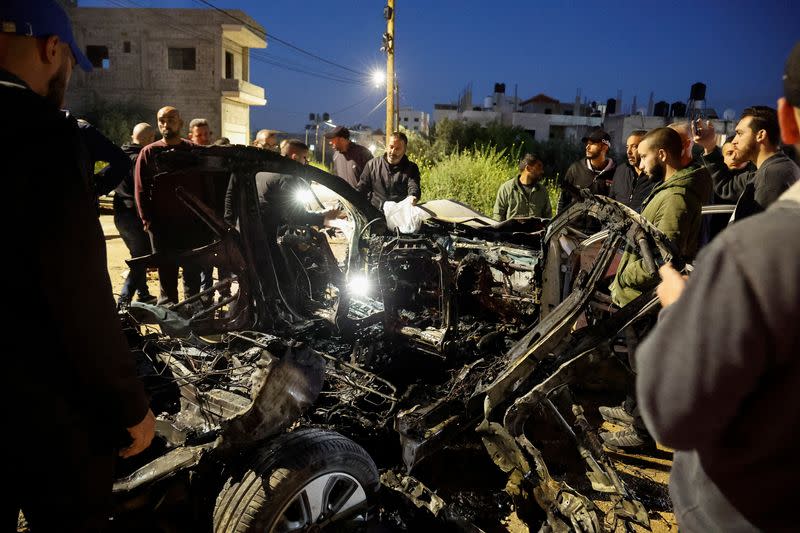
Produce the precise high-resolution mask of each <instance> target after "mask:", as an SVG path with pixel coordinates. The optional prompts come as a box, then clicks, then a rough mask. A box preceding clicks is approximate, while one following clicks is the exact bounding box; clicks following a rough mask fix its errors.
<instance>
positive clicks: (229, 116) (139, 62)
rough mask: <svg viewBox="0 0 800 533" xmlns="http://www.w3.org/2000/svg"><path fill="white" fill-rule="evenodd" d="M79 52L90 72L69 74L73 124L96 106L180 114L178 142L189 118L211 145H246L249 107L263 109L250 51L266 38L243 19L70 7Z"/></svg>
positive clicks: (206, 12)
mask: <svg viewBox="0 0 800 533" xmlns="http://www.w3.org/2000/svg"><path fill="white" fill-rule="evenodd" d="M69 14H70V16H71V17H72V21H73V27H74V32H75V37H76V40H77V41H78V44H79V45H80V46H81V47H82V48H83V49H84V50H85V51H86V55H87V57H88V58H89V60H90V61H91V62H92V63H93V65H94V70H93V71H92V72H90V73H85V72H83V71H82V70H80V69H75V70H74V71H73V79H72V82H71V83H70V87H69V90H68V92H67V98H66V100H67V106H68V108H69V109H71V110H72V111H73V113H74V114H75V115H77V116H81V114H83V113H86V112H87V111H89V110H91V109H92V108H93V107H94V106H96V105H97V102H100V101H102V102H106V103H111V104H128V105H131V106H135V107H138V108H141V109H143V110H145V111H146V116H143V117H142V118H141V119H142V120H145V121H147V122H149V123H151V124H153V125H155V120H156V111H157V110H158V109H159V108H160V107H163V106H165V105H172V106H174V107H176V108H178V109H179V110H180V112H181V116H182V117H183V119H184V122H185V127H184V131H183V134H184V136H185V135H186V127H188V123H189V121H190V120H191V119H192V118H196V117H203V118H206V119H208V121H209V123H210V124H211V130H212V131H213V135H214V138H219V137H228V138H229V139H230V140H231V142H232V143H234V144H248V142H249V141H250V138H251V137H250V136H251V132H250V106H263V105H265V104H266V102H267V101H266V99H265V97H264V88H263V87H259V86H257V85H254V84H252V83H250V49H251V48H266V46H267V43H266V33H265V31H264V28H263V27H261V26H260V25H259V24H258V23H257V22H256V21H254V20H253V19H251V18H250V17H248V16H247V15H246V14H245V13H243V12H241V11H236V10H232V11H230V14H231V15H232V16H233V17H235V18H233V17H231V16H228V15H226V14H224V13H220V12H218V11H215V10H213V9H149V8H142V9H138V8H136V9H134V8H130V9H129V8H87V7H70V8H69Z"/></svg>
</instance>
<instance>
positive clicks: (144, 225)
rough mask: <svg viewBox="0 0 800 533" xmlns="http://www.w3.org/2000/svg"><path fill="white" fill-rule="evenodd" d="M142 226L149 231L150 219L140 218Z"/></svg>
mask: <svg viewBox="0 0 800 533" xmlns="http://www.w3.org/2000/svg"><path fill="white" fill-rule="evenodd" d="M142 227H143V228H144V230H145V231H150V221H149V220H142Z"/></svg>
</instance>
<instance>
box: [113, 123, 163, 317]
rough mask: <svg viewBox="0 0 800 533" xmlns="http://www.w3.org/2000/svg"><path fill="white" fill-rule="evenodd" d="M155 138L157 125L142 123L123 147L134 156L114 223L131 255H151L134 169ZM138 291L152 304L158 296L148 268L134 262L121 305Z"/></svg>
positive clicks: (116, 194)
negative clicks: (150, 283)
mask: <svg viewBox="0 0 800 533" xmlns="http://www.w3.org/2000/svg"><path fill="white" fill-rule="evenodd" d="M154 138H155V130H154V129H153V126H151V125H150V124H148V123H146V122H141V123H139V124H137V125H136V126H135V127H134V128H133V135H131V142H130V143H127V144H124V145H123V146H122V151H123V152H125V154H127V156H128V157H129V158H130V166H129V168H130V171H129V172H128V174H126V175H125V177H124V178H123V180H122V182H121V183H120V184H119V186H118V187H117V188H116V189H114V225H115V226H116V227H117V231H119V236H120V237H122V240H123V242H124V243H125V246H127V247H128V251H129V252H130V253H131V257H141V256H143V255H148V254H149V253H150V252H151V251H152V250H151V248H150V237H148V235H147V233H145V231H144V228H143V227H142V219H140V218H139V212H138V210H137V208H136V196H135V191H134V184H133V168H134V166H135V165H136V159H137V158H138V157H139V152H140V151H141V150H142V148H143V147H144V146H147V145H148V144H150V143H151V142H153V139H154ZM135 293H138V294H139V301H140V302H146V303H152V302H154V301H155V296H152V295H151V294H150V290H149V289H148V288H147V269H146V268H145V267H144V266H142V265H134V266H132V267H131V268H130V270H129V271H128V277H126V278H125V283H124V284H123V285H122V290H121V291H120V294H119V301H118V305H119V306H121V307H125V306H127V305H128V304H130V302H131V299H132V298H133V295H134V294H135Z"/></svg>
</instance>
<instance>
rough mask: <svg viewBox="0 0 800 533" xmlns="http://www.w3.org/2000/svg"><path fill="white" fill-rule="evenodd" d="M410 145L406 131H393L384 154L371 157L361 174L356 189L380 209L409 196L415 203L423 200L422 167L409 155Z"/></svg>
mask: <svg viewBox="0 0 800 533" xmlns="http://www.w3.org/2000/svg"><path fill="white" fill-rule="evenodd" d="M407 146H408V137H406V134H405V133H402V132H399V131H396V132H394V133H392V135H391V136H390V137H389V145H388V146H387V147H386V153H385V154H383V157H376V158H374V159H371V160H370V161H369V162H367V165H366V166H365V167H364V171H363V172H362V173H361V178H360V179H359V181H358V185H357V186H356V190H357V191H358V192H360V193H362V194H365V195H367V196H368V197H369V200H370V202H372V205H374V206H375V207H376V208H377V209H378V210H381V211H382V210H383V204H384V202H400V201H402V200H405V199H406V198H407V197H409V196H410V197H411V198H412V201H413V203H416V202H417V200H419V197H420V194H421V190H420V183H419V167H417V165H416V163H412V162H411V161H410V160H409V159H408V156H406V148H407Z"/></svg>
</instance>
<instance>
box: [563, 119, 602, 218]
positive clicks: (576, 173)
mask: <svg viewBox="0 0 800 533" xmlns="http://www.w3.org/2000/svg"><path fill="white" fill-rule="evenodd" d="M583 142H585V143H586V158H585V159H581V160H580V161H576V162H574V163H573V164H572V165H570V167H569V168H568V169H567V172H566V173H565V174H564V181H565V182H566V183H569V184H571V185H574V186H575V187H577V188H579V189H589V190H590V191H591V192H592V194H602V195H604V196H607V195H608V191H609V186H610V185H611V179H612V178H613V176H614V161H613V160H612V159H611V158H609V157H608V150H609V149H610V148H611V137H610V136H609V135H608V133H606V132H605V131H603V130H600V129H597V130H594V131H593V132H592V133H591V134H590V135H589V136H588V137H584V138H583ZM574 200H575V199H574V198H572V194H571V193H570V192H569V191H567V190H566V189H563V188H562V189H561V196H560V197H559V199H558V213H561V212H562V211H564V209H566V208H567V207H569V206H570V204H571V203H572V202H573V201H574Z"/></svg>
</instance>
